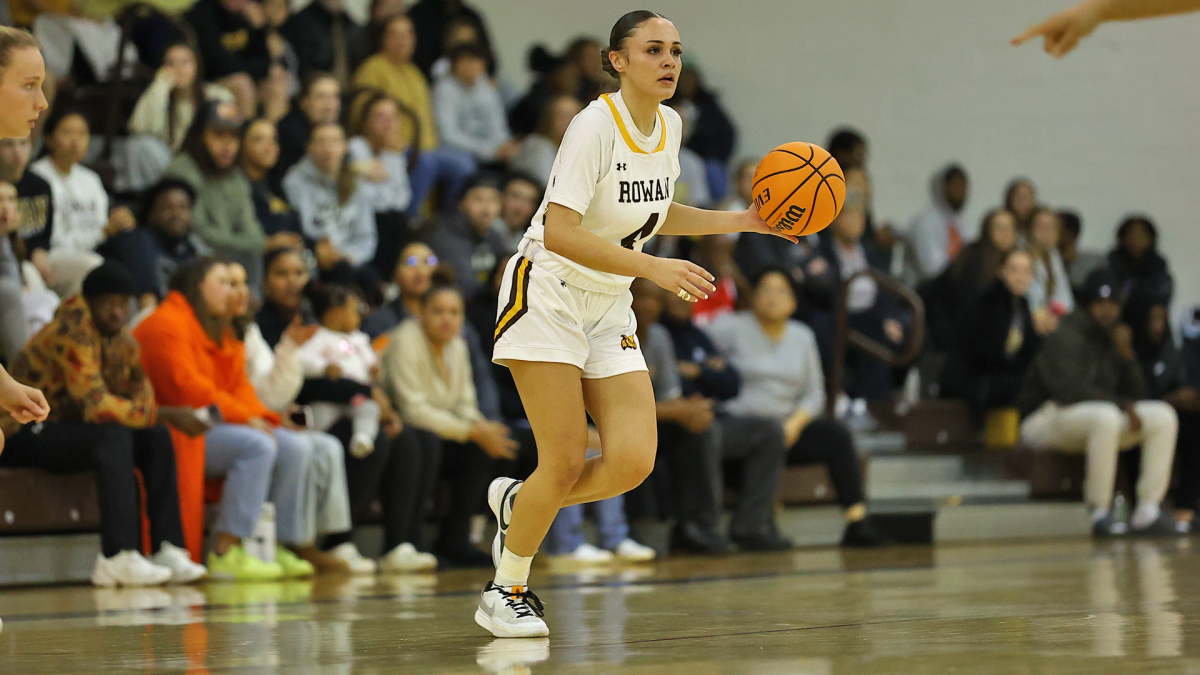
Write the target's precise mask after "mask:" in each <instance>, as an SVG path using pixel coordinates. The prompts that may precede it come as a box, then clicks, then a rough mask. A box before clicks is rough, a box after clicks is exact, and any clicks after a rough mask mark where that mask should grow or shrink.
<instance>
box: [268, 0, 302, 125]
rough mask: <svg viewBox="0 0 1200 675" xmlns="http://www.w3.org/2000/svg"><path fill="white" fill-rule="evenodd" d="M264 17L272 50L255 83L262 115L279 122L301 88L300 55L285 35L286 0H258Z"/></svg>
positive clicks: (288, 9)
mask: <svg viewBox="0 0 1200 675" xmlns="http://www.w3.org/2000/svg"><path fill="white" fill-rule="evenodd" d="M261 2H262V7H263V16H264V17H265V18H266V29H267V51H269V52H271V70H270V72H269V73H268V75H267V78H266V79H265V80H261V81H260V82H259V83H258V100H259V107H260V110H261V111H262V116H263V117H266V118H267V119H269V120H271V121H272V122H278V121H279V119H280V118H281V117H283V116H284V115H286V114H287V111H288V108H289V107H290V106H289V103H288V101H289V99H291V97H292V96H293V95H294V94H295V93H296V91H297V90H298V89H299V88H300V82H301V81H303V79H304V77H303V75H301V74H300V55H299V54H298V53H296V48H295V46H293V45H292V43H291V42H289V41H288V38H287V36H286V35H284V26H286V25H287V22H288V19H290V18H291V16H292V13H291V7H290V6H289V5H290V3H289V2H288V0H261Z"/></svg>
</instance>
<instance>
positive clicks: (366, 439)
mask: <svg viewBox="0 0 1200 675" xmlns="http://www.w3.org/2000/svg"><path fill="white" fill-rule="evenodd" d="M374 451H375V439H373V438H371V437H370V436H368V435H366V434H354V438H352V439H350V454H351V456H353V457H354V458H355V459H362V458H364V457H366V456H367V455H369V454H371V453H372V452H374Z"/></svg>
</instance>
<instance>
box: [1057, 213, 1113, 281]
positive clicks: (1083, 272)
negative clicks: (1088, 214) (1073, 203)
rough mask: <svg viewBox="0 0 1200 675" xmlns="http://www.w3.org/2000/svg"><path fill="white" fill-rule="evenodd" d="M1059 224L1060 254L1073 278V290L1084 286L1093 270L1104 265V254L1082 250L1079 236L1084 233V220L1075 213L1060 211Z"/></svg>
mask: <svg viewBox="0 0 1200 675" xmlns="http://www.w3.org/2000/svg"><path fill="white" fill-rule="evenodd" d="M1058 222H1059V225H1061V227H1060V229H1059V233H1058V254H1059V255H1060V256H1062V259H1063V266H1064V267H1066V268H1067V274H1068V275H1069V276H1070V277H1071V288H1072V289H1078V288H1079V287H1080V286H1083V282H1084V280H1085V279H1087V275H1088V274H1091V272H1092V270H1094V269H1096V268H1097V267H1100V266H1101V265H1103V264H1104V254H1103V253H1099V252H1097V251H1089V250H1081V249H1080V248H1079V236H1080V233H1081V232H1082V231H1083V220H1082V219H1080V217H1079V214H1078V213H1075V212H1074V211H1059V212H1058Z"/></svg>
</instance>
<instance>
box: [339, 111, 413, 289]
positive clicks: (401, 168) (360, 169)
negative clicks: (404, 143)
mask: <svg viewBox="0 0 1200 675" xmlns="http://www.w3.org/2000/svg"><path fill="white" fill-rule="evenodd" d="M399 128H400V108H399V107H398V106H397V104H396V101H395V99H393V98H392V97H390V96H388V95H387V94H383V93H377V94H374V95H372V96H371V97H370V98H368V99H367V101H366V103H364V104H363V106H362V108H361V109H360V111H359V117H358V121H357V123H356V124H355V132H354V133H355V136H354V138H351V139H350V143H349V152H350V158H349V161H350V166H351V168H352V169H353V170H354V172H355V173H356V174H357V175H358V180H359V184H360V185H361V186H362V191H363V195H364V197H365V198H366V201H367V204H368V205H369V206H370V208H371V210H372V211H373V212H374V213H375V231H376V234H377V237H378V242H379V243H378V246H377V247H376V252H375V260H374V262H375V266H376V269H377V270H378V271H379V273H380V274H381V275H383V274H390V273H391V271H392V269H393V268H394V267H395V266H396V258H397V257H398V256H399V255H400V249H401V248H402V247H403V246H404V244H406V243H407V242H408V240H409V239H410V238H411V236H412V234H411V232H410V231H409V227H408V225H409V220H408V207H409V203H410V202H411V201H412V188H411V187H410V186H409V183H408V159H407V158H406V157H405V155H404V153H403V152H402V148H400V147H397V146H396V145H395V143H396V130H397V129H399Z"/></svg>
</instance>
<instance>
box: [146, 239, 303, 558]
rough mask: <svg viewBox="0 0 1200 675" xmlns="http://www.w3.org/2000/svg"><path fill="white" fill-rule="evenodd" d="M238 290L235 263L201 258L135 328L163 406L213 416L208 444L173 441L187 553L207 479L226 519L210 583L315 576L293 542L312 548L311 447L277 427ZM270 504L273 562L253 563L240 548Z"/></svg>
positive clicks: (194, 539) (179, 273) (199, 526)
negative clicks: (252, 365) (239, 328)
mask: <svg viewBox="0 0 1200 675" xmlns="http://www.w3.org/2000/svg"><path fill="white" fill-rule="evenodd" d="M233 290H234V289H233V285H232V277H231V272H230V268H229V266H228V265H226V264H225V263H222V262H220V261H218V260H217V259H215V258H211V257H200V258H196V259H195V260H193V261H191V262H189V263H188V264H186V265H184V266H182V267H180V268H179V269H178V270H176V272H175V276H173V277H172V278H171V284H170V293H168V294H167V297H166V299H164V300H163V301H162V303H161V304H159V306H158V309H156V310H155V311H154V313H153V314H151V315H150V316H148V317H147V318H146V319H145V320H144V321H142V323H141V324H140V325H138V327H137V328H136V329H135V330H134V337H136V338H137V339H138V342H139V343H141V347H142V361H143V363H145V365H146V371H147V373H148V375H149V377H150V381H151V383H152V384H153V385H154V393H155V397H156V398H157V400H158V402H159V403H160V404H166V405H182V406H187V407H189V408H192V409H196V408H210V409H211V407H215V409H216V410H215V412H212V413H210V415H211V416H212V417H213V418H215V420H214V421H215V422H216V425H215V426H214V427H213V428H212V429H210V430H208V432H207V433H205V434H204V440H203V442H202V443H194V444H187V445H186V446H181V445H180V443H179V441H178V439H176V453H177V455H178V458H177V464H178V465H179V466H180V470H179V478H180V480H179V485H180V502H181V504H182V509H183V512H184V514H185V516H184V531H185V533H186V532H188V531H189V528H190V530H191V532H192V534H191V535H190V536H189V537H188V539H189V547H188V548H189V549H191V550H192V552H193V555H198V554H199V537H200V533H201V532H202V531H203V520H204V511H203V506H202V502H203V495H204V488H203V481H204V480H205V479H213V478H223V479H224V481H225V489H224V491H223V493H222V497H221V502H220V505H219V507H218V510H219V513H220V515H219V516H218V518H217V522H216V524H215V525H214V526H213V529H215V530H216V532H217V539H216V545H215V547H214V549H213V551H212V552H211V553H209V557H208V568H209V571H210V573H211V574H212V576H213V577H214V578H217V579H237V580H253V581H270V580H275V579H279V578H283V577H302V576H309V575H312V574H313V572H314V569H313V566H312V564H311V563H309V562H307V561H304V560H301V559H300V558H299V557H298V556H297V555H296V554H295V553H294V552H293V551H291V550H290V549H289V548H287V547H286V545H289V544H290V545H292V546H299V545H302V544H304V543H306V542H304V538H305V532H304V529H305V525H304V519H305V514H306V509H307V504H306V501H305V500H306V495H305V490H306V488H307V474H308V471H309V469H310V467H311V457H310V456H309V454H308V452H306V450H307V449H308V448H307V444H305V443H304V442H303V441H301V440H300V439H299V438H298V437H297V436H296V434H295V433H293V432H292V431H289V430H287V429H284V428H282V427H280V426H279V424H280V422H281V419H280V416H279V414H278V413H276V412H274V411H272V410H270V409H268V408H267V407H266V406H265V405H263V404H262V402H261V401H259V400H258V396H257V395H255V393H254V387H253V386H252V385H251V384H250V379H249V377H248V376H247V374H246V364H245V358H246V356H245V348H244V346H243V345H242V343H241V341H240V340H238V339H237V337H236V334H235V333H234V331H233V328H232V326H231V324H230V321H229V319H228V317H229V316H230V313H229V305H230V300H231V296H232V295H233ZM197 455H198V457H197ZM198 459H199V460H201V461H197V460H198ZM184 467H186V469H185V468H184ZM267 501H270V502H271V503H272V504H274V505H275V531H276V538H277V541H278V544H277V546H276V549H275V562H273V563H267V562H263V561H261V560H258V559H256V558H254V557H253V556H251V555H250V554H248V553H247V552H246V549H245V548H244V547H243V546H242V540H243V539H245V538H246V537H250V536H253V534H254V529H255V526H256V525H257V523H258V520H259V515H260V513H261V511H262V506H263V504H264V503H265V502H267Z"/></svg>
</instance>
